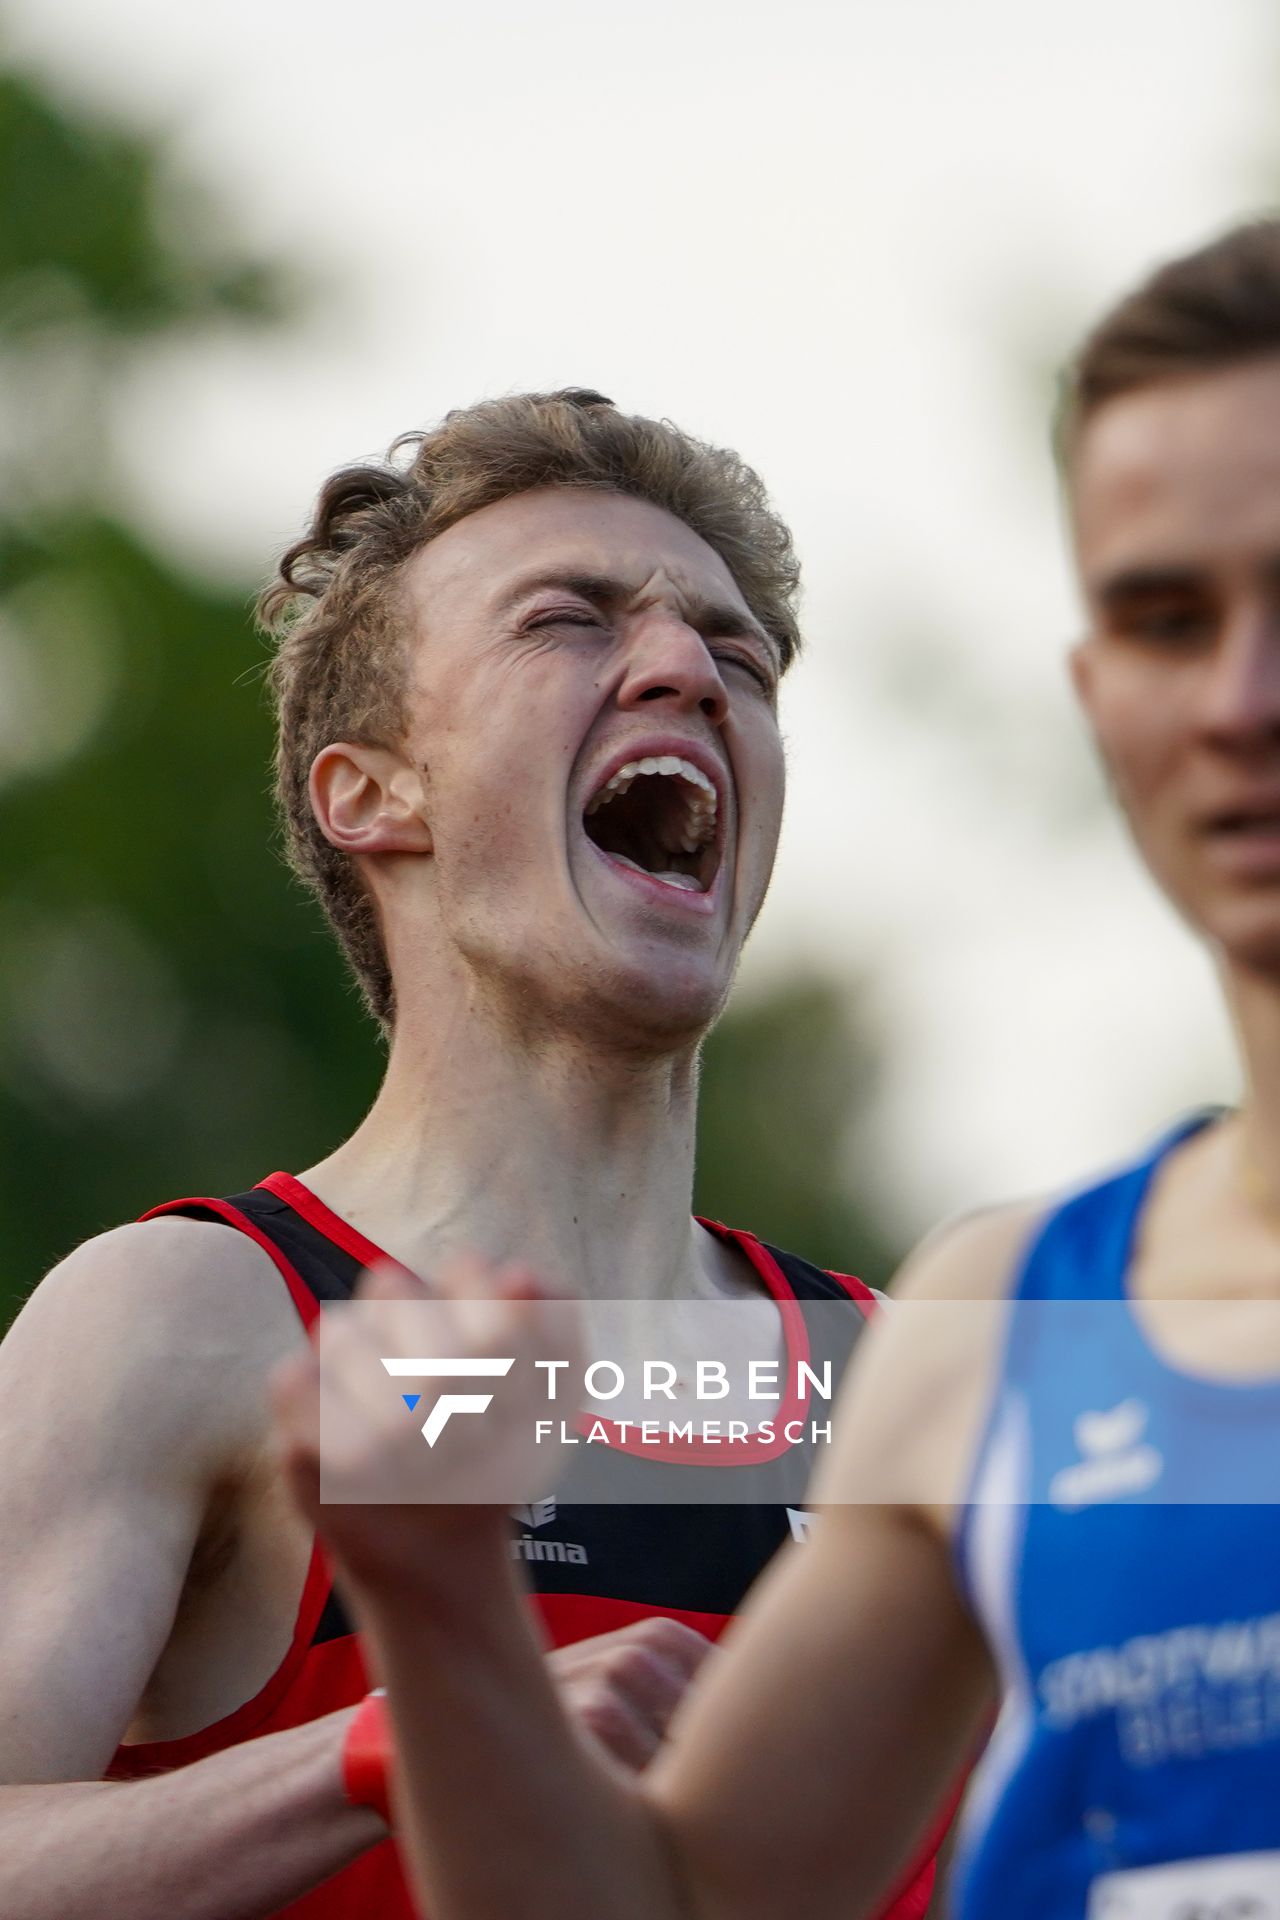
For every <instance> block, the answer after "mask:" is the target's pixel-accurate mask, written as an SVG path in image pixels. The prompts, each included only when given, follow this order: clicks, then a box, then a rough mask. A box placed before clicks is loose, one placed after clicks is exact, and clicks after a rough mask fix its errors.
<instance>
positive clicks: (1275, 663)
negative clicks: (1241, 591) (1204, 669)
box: [1200, 606, 1280, 751]
mask: <svg viewBox="0 0 1280 1920" xmlns="http://www.w3.org/2000/svg"><path fill="white" fill-rule="evenodd" d="M1208 666H1209V671H1208V676H1207V680H1206V683H1205V686H1204V692H1203V703H1202V706H1201V710H1200V719H1201V725H1202V727H1203V729H1204V732H1205V735H1206V737H1207V738H1208V739H1210V740H1211V741H1212V742H1213V743H1214V744H1215V745H1218V746H1221V747H1227V748H1234V749H1235V750H1237V751H1240V750H1244V751H1247V750H1249V749H1251V748H1253V747H1256V746H1264V747H1268V748H1272V747H1274V746H1275V745H1276V743H1277V741H1280V609H1277V608H1275V607H1265V606H1256V607H1248V608H1242V609H1241V610H1240V611H1239V612H1238V613H1237V614H1235V616H1234V617H1233V618H1232V619H1231V620H1230V621H1229V622H1228V623H1227V625H1226V626H1225V627H1224V628H1223V629H1222V631H1221V633H1220V635H1219V638H1218V644H1217V646H1216V647H1215V648H1214V650H1213V653H1212V655H1211V657H1210V660H1209V663H1208Z"/></svg>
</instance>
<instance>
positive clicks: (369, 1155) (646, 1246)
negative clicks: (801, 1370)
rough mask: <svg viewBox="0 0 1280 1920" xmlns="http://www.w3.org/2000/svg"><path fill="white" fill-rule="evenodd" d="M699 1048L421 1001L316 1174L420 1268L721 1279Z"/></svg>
mask: <svg viewBox="0 0 1280 1920" xmlns="http://www.w3.org/2000/svg"><path fill="white" fill-rule="evenodd" d="M696 1094H697V1050H696V1047H695V1046H692V1045H689V1044H688V1043H686V1044H685V1045H684V1046H683V1047H682V1048H681V1050H680V1051H679V1052H675V1053H672V1054H669V1055H666V1056H663V1057H655V1058H652V1059H649V1058H643V1057H641V1058H637V1057H636V1056H635V1055H634V1054H633V1055H629V1056H627V1057H619V1056H611V1055H610V1053H609V1052H608V1050H607V1048H604V1047H602V1046H601V1045H600V1043H599V1040H598V1038H597V1040H596V1041H595V1043H594V1044H592V1045H590V1046H588V1045H584V1044H582V1043H581V1042H580V1041H578V1040H576V1039H575V1038H573V1037H571V1036H566V1035H565V1034H564V1032H563V1031H556V1032H552V1033H547V1034H543V1035H534V1036H533V1037H532V1038H531V1037H529V1035H528V1034H527V1033H526V1034H525V1035H524V1036H523V1037H522V1040H521V1042H520V1044H519V1045H518V1046H516V1045H513V1041H512V1037H511V1032H510V1029H509V1028H504V1027H501V1026H500V1025H499V1024H498V1023H496V1022H494V1021H493V1020H492V1019H490V1018H489V1017H487V1016H486V1014H485V1013H484V1012H483V1011H481V1010H479V1009H477V1007H476V1006H475V1004H474V1003H472V1004H471V1005H469V1006H466V1007H461V1006H459V1007H450V1006H449V1005H447V1004H441V1003H440V1002H439V1001H437V1002H436V1003H434V1004H433V1005H429V1006H423V1007H420V1008H416V1009H415V1008H412V1007H411V1008H404V1009H402V1010H401V1013H400V1017H399V1018H398V1020H397V1027H396V1035H395V1039H394V1042H393V1045H392V1050H391V1058H390V1061H389V1064H388V1068H387V1074H386V1078H385V1080H384V1081H383V1085H382V1088H381V1090H380V1092H379V1094H378V1097H377V1100H376V1101H375V1102H374V1105H373V1108H372V1109H371V1111H370V1113H369V1114H368V1116H367V1118H366V1119H365V1120H364V1121H363V1123H362V1124H361V1126H360V1127H359V1128H358V1129H357V1130H356V1132H355V1133H354V1134H353V1135H352V1137H351V1138H350V1139H349V1140H348V1141H346V1142H345V1144H344V1145H343V1146H341V1147H339V1148H338V1150H337V1152H335V1153H333V1154H332V1155H330V1156H329V1158H328V1159H326V1160H324V1161H322V1162H321V1163H320V1164H319V1165H318V1166H316V1167H314V1168H312V1169H310V1170H309V1171H308V1172H307V1173H306V1174H304V1175H303V1176H302V1177H303V1179H304V1181H305V1182H306V1184H307V1185H309V1186H311V1187H313V1188H314V1190H315V1191H316V1192H317V1193H318V1194H319V1195H320V1197H321V1198H322V1199H323V1200H325V1201H326V1203H327V1204H328V1205H329V1206H331V1207H332V1208H333V1209H334V1211H335V1212H337V1213H339V1214H341V1215H342V1216H343V1217H345V1218H347V1219H349V1220H351V1221H352V1222H353V1223H354V1224H355V1225H357V1226H358V1227H359V1228H360V1230H361V1231H362V1232H364V1233H365V1234H366V1235H367V1236H368V1237H369V1238H370V1239H371V1240H373V1241H374V1242H375V1243H376V1244H377V1245H379V1246H382V1247H385V1248H386V1250H387V1251H388V1252H389V1253H392V1254H394V1255H395V1257H396V1258H397V1259H399V1260H402V1261H403V1262H404V1263H405V1265H406V1266H408V1267H410V1268H411V1269H413V1270H414V1271H416V1272H420V1273H429V1272H430V1271H431V1269H432V1267H433V1266H438V1265H439V1263H440V1262H441V1261H442V1260H443V1259H446V1258H447V1257H449V1255H451V1254H453V1253H458V1252H462V1251H475V1252H479V1253H482V1254H484V1255H486V1256H488V1257H489V1258H490V1259H492V1260H520V1261H524V1262H527V1263H528V1264H530V1265H531V1266H532V1267H533V1268H534V1270H535V1271H536V1272H538V1273H540V1274H541V1275H543V1276H544V1277H545V1278H546V1280H547V1281H548V1282H549V1283H551V1284H552V1285H553V1286H555V1287H556V1288H557V1290H559V1291H564V1292H568V1293H574V1294H579V1295H583V1296H587V1295H594V1296H596V1297H610V1296H615V1297H619V1298H623V1297H627V1296H638V1297H644V1298H650V1299H653V1298H658V1297H665V1296H668V1295H680V1294H683V1295H689V1294H691V1293H695V1292H699V1291H703V1290H704V1286H705V1283H706V1281H707V1279H708V1276H709V1274H714V1272H715V1271H716V1269H717V1268H718V1266H719V1264H720V1261H719V1257H718V1256H717V1255H716V1254H714V1253H713V1252H711V1250H710V1246H709V1242H710V1237H709V1236H707V1235H705V1234H703V1233H701V1232H700V1231H699V1230H698V1229H697V1228H696V1227H695V1226H694V1223H693V1222H692V1220H691V1217H690V1204H691V1196H692V1188H693V1159H694V1128H695V1119H696Z"/></svg>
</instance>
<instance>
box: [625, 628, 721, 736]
mask: <svg viewBox="0 0 1280 1920" xmlns="http://www.w3.org/2000/svg"><path fill="white" fill-rule="evenodd" d="M629 639H630V646H629V649H628V658H627V668H626V673H625V674H624V676H623V681H622V685H621V687H620V688H619V689H618V705H619V706H620V707H623V708H626V709H632V708H636V707H640V706H644V705H651V706H669V707H670V708H671V709H672V710H673V711H674V712H677V713H694V712H699V713H702V714H704V715H705V716H706V718H707V719H708V720H710V722H711V724H712V726H715V727H718V726H721V725H723V723H724V720H725V718H726V716H727V715H728V712H729V695H728V691H727V690H726V688H725V684H724V681H723V680H722V679H721V677H720V669H719V667H718V666H717V664H716V661H715V658H714V656H713V655H712V654H711V652H710V651H709V649H708V647H707V643H706V641H705V640H704V639H703V637H702V635H701V634H700V633H699V632H698V630H697V628H696V627H691V626H689V625H688V623H687V622H686V621H684V620H682V619H681V617H680V615H679V614H678V613H676V612H674V611H665V610H663V611H660V610H658V609H654V610H652V611H650V612H649V613H647V614H645V615H644V616H642V617H641V618H639V619H637V620H636V622H635V624H634V626H633V628H632V631H631V634H630V636H629Z"/></svg>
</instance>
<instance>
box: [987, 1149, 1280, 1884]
mask: <svg viewBox="0 0 1280 1920" xmlns="http://www.w3.org/2000/svg"><path fill="white" fill-rule="evenodd" d="M1203 1124H1204V1120H1203V1119H1196V1120H1192V1121H1189V1122H1186V1123H1184V1124H1183V1125H1182V1126H1180V1127H1178V1128H1177V1129H1176V1130H1175V1131H1174V1132H1172V1133H1170V1134H1168V1135H1166V1136H1165V1137H1164V1138H1163V1139H1162V1140H1161V1141H1160V1142H1159V1143H1158V1145H1157V1146H1156V1148H1155V1149H1154V1151H1152V1152H1151V1153H1149V1154H1148V1155H1147V1156H1146V1157H1145V1158H1144V1159H1142V1160H1141V1161H1140V1162H1139V1163H1137V1164H1136V1165H1134V1166H1131V1167H1129V1168H1127V1169H1125V1170H1124V1171H1123V1172H1121V1173H1120V1174H1118V1175H1116V1176H1115V1177H1113V1178H1111V1179H1108V1180H1105V1181H1103V1182H1102V1183H1101V1184H1100V1185H1097V1186H1094V1187H1091V1188H1089V1189H1088V1191H1086V1192H1084V1193H1080V1194H1078V1195H1076V1196H1075V1197H1074V1198H1072V1199H1069V1200H1068V1201H1066V1202H1065V1204H1063V1205H1061V1206H1059V1207H1057V1208H1056V1209H1055V1210H1054V1211H1053V1212H1052V1213H1051V1214H1049V1216H1048V1217H1047V1218H1046V1219H1045V1220H1044V1221H1042V1222H1041V1225H1040V1227H1039V1229H1038V1231H1037V1233H1036V1236H1035V1238H1034V1240H1033V1242H1032V1243H1031V1246H1030V1248H1029V1250H1028V1252H1027V1254H1026V1256H1025V1258H1024V1262H1023V1265H1022V1268H1021V1271H1020V1274H1019V1277H1018V1281H1017V1285H1016V1288H1015V1291H1014V1300H1015V1302H1037V1301H1046V1300H1047V1301H1056V1302H1070V1301H1087V1302H1096V1301H1100V1300H1101V1301H1105V1302H1108V1303H1110V1304H1109V1305H1108V1306H1107V1307H1106V1308H1105V1309H1101V1310H1100V1309H1099V1308H1098V1307H1097V1306H1092V1307H1081V1308H1080V1309H1078V1310H1077V1312H1076V1314H1075V1315H1074V1317H1073V1313H1072V1309H1071V1308H1070V1307H1066V1308H1060V1307H1055V1308H1053V1309H1051V1310H1049V1311H1048V1312H1045V1311H1043V1310H1041V1311H1037V1310H1036V1309H1035V1308H1034V1307H1032V1308H1030V1309H1028V1310H1024V1309H1022V1308H1020V1307H1019V1306H1018V1305H1016V1304H1015V1305H1014V1307H1013V1308H1012V1309H1011V1313H1010V1325H1009V1334H1008V1345H1007V1350H1006V1352H1005V1356H1004V1364H1003V1370H1002V1374H1001V1378H1000V1383H999V1386H998V1388H997V1391H996V1394H995V1396H994V1400H993V1404H992V1408H991V1411H990V1415H989V1419H988V1423H987V1428H986V1432H985V1434H984V1437H983V1440H982V1443H981V1447H980V1449H979V1454H978V1459H977V1465H976V1473H975V1479H974V1483H973V1488H972V1504H971V1505H969V1506H968V1508H967V1509H966V1512H965V1515H964V1518H963V1522H962V1527H961V1532H960V1537H959V1541H958V1553H959V1560H960V1569H961V1574H962V1578H963V1580H964V1584H965V1588H966V1591H967V1592H968V1594H969V1596H970V1600H971V1603H972V1605H973V1607H974V1610H975V1613H976V1614H977V1616H978V1618H979V1619H980V1620H981V1622H982V1624H983V1626H984V1628H985V1630H986V1632H987V1635H988V1637H989V1639H990V1643H991V1645H992V1647H993V1649H994V1650H995V1653H996V1656H997V1659H998V1662H999V1666H1000V1670H1001V1679H1002V1685H1003V1691H1004V1705H1003V1707H1002V1710H1001V1714H1000V1719H999V1722H998V1724H997V1727H996V1731H995V1734H994V1736H993V1738H992V1741H991V1744H990V1746H989V1748H988V1750H987V1753H986V1755H985V1757H984V1759H983V1761H982V1764H981V1766H980V1767H979V1769H978V1773H977V1775H976V1777H975V1780H974V1784H973V1787H972V1790H971V1793H970V1797H969V1801H968V1805H967V1808H966V1812H965V1815H964V1818H963V1822H962V1828H961V1853H960V1860H959V1863H958V1869H957V1879H956V1887H957V1892H956V1896H955V1904H954V1909H953V1910H954V1912H955V1913H956V1914H957V1915H958V1916H959V1920H1280V1514H1278V1513H1277V1506H1280V1380H1277V1379H1275V1378H1274V1377H1270V1378H1267V1379H1265V1380H1263V1381H1261V1382H1260V1383H1258V1384H1254V1383H1250V1382H1246V1383H1243V1384H1241V1385H1238V1386H1236V1385H1227V1384H1223V1383H1221V1382H1215V1381H1211V1380H1208V1379H1206V1378H1197V1377H1195V1376H1193V1375H1191V1374H1188V1373H1186V1372H1182V1371H1179V1370H1178V1369H1177V1368H1175V1367H1174V1366H1172V1365H1170V1364H1168V1363H1166V1362H1165V1361H1164V1360H1162V1359H1161V1358H1160V1357H1159V1356H1158V1355H1157V1354H1156V1353H1155V1352H1154V1351H1153V1349H1152V1347H1151V1346H1150V1345H1149V1343H1148V1341H1147V1339H1146V1338H1145V1336H1144V1334H1143V1333H1142V1331H1141V1329H1140V1327H1139V1323H1138V1320H1137V1319H1136V1317H1135V1316H1134V1314H1133V1313H1132V1311H1131V1310H1130V1307H1129V1305H1128V1302H1127V1293H1126V1279H1125V1276H1126V1273H1127V1271H1128V1268H1129V1266H1130V1262H1131V1255H1132V1251H1133V1247H1134V1243H1135V1234H1136V1229H1137V1223H1138V1219H1139V1216H1140V1213H1141V1209H1142V1205H1143V1201H1144V1199H1145V1197H1146V1195H1147V1192H1148V1190H1149V1188H1150V1185H1151V1182H1152V1178H1153V1175H1154V1174H1155V1172H1156V1170H1157V1168H1158V1167H1159V1166H1160V1163H1161V1161H1162V1160H1163V1159H1164V1157H1165V1155H1166V1154H1168V1153H1169V1152H1170V1151H1171V1150H1172V1149H1173V1148H1174V1147H1175V1146H1177V1145H1178V1143H1179V1142H1180V1141H1181V1140H1183V1139H1185V1138H1186V1137H1187V1135H1188V1134H1189V1133H1191V1132H1193V1131H1194V1130H1195V1128H1196V1127H1198V1126H1201V1125H1203ZM1224 1488H1226V1489H1229V1490H1228V1491H1227V1492H1226V1494H1225V1497H1224V1496H1222V1495H1221V1493H1220V1490H1221V1489H1224ZM1179 1501H1182V1504H1178V1502H1179ZM1267 1501H1274V1502H1276V1506H1273V1505H1268V1504H1262V1503H1263V1502H1267Z"/></svg>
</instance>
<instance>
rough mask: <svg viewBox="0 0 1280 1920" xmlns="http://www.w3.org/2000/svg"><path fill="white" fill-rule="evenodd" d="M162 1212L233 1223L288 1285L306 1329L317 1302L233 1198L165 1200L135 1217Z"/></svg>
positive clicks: (317, 1309)
mask: <svg viewBox="0 0 1280 1920" xmlns="http://www.w3.org/2000/svg"><path fill="white" fill-rule="evenodd" d="M166 1214H178V1215H181V1216H183V1217H185V1218H187V1219H189V1220H202V1219H203V1220H220V1221H221V1222H222V1223H223V1225H224V1226H228V1227H234V1229H235V1230H236V1232H237V1233H243V1234H244V1235H246V1237H247V1238H248V1239H250V1240H252V1241H253V1242H254V1244H255V1245H256V1246H259V1247H261V1248H262V1251H263V1252H264V1253H265V1254H266V1255H267V1257H268V1259H269V1260H270V1261H271V1262H272V1264H273V1265H274V1267H275V1268H276V1270H277V1272H278V1273H279V1275H280V1278H281V1279H282V1280H283V1281H284V1283H285V1286H286V1287H287V1288H288V1289H289V1298H290V1299H291V1300H292V1301H293V1304H294V1306H295V1307H296V1308H297V1310H298V1317H299V1319H300V1320H301V1321H302V1324H303V1326H304V1327H306V1329H307V1331H308V1332H310V1330H311V1328H312V1327H313V1326H314V1325H315V1322H316V1320H317V1319H318V1318H319V1314H320V1303H319V1301H318V1300H317V1299H316V1296H315V1294H314V1292H313V1291H312V1289H311V1288H310V1287H309V1286H308V1285H307V1283H306V1281H305V1280H304V1279H303V1277H302V1275H301V1274H300V1273H299V1272H298V1269H297V1268H296V1267H295V1266H294V1264H293V1262H292V1260H290V1259H289V1256H288V1255H287V1254H286V1253H285V1252H284V1251H283V1249H282V1248H280V1247H279V1246H278V1245H277V1244H276V1242H275V1241H274V1240H273V1239H272V1238H271V1235H270V1234H269V1233H266V1232H264V1231H263V1229H262V1228H261V1227H260V1226H259V1225H258V1224H257V1222H256V1221H254V1220H251V1219H250V1218H249V1216H248V1215H247V1214H246V1213H244V1212H243V1211H242V1209H241V1208H239V1207H237V1206H236V1205H235V1204H234V1202H233V1201H230V1200H217V1199H212V1198H210V1197H209V1196H208V1195H202V1196H197V1197H195V1198H189V1199H186V1200H166V1201H165V1202H164V1204H163V1205H162V1206H159V1207H152V1208H150V1209H149V1211H148V1212H146V1213H144V1214H142V1215H140V1216H139V1217H140V1219H141V1220H159V1219H162V1218H163V1217H164V1216H165V1215H166Z"/></svg>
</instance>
